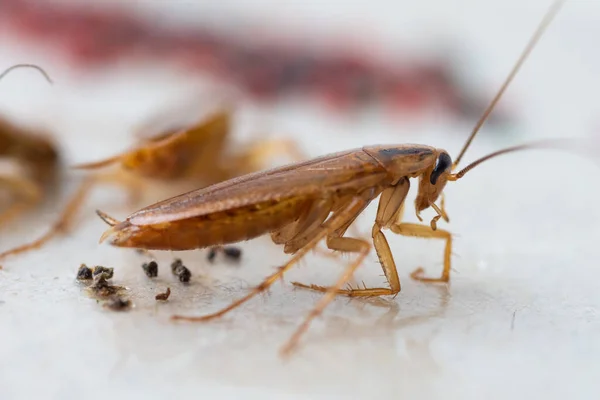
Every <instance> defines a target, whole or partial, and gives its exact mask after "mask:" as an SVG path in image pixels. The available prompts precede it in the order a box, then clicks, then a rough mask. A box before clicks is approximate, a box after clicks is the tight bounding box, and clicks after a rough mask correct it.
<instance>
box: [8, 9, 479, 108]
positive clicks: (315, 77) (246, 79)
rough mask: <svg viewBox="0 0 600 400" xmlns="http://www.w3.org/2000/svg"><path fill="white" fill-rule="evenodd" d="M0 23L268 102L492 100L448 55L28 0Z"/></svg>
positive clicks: (106, 59)
mask: <svg viewBox="0 0 600 400" xmlns="http://www.w3.org/2000/svg"><path fill="white" fill-rule="evenodd" d="M0 23H2V24H4V25H5V26H8V27H10V28H12V30H14V31H15V32H16V33H17V34H19V35H20V36H22V37H25V38H27V39H29V40H31V41H34V42H42V43H44V44H49V45H51V46H53V48H55V49H56V50H58V51H62V52H63V53H64V55H65V56H66V57H67V58H68V59H69V60H70V62H71V63H74V64H75V65H77V66H80V67H82V68H92V67H102V66H105V65H110V64H112V63H115V62H116V61H119V60H121V59H125V58H138V59H139V58H141V59H144V61H145V60H148V59H150V60H152V61H162V62H164V61H172V62H175V63H177V64H178V65H181V66H183V67H185V68H187V69H189V70H192V71H194V72H204V73H210V74H211V75H212V76H213V77H215V78H218V79H221V80H223V81H226V82H229V83H233V84H235V85H237V86H238V87H240V88H241V89H243V90H245V91H246V93H248V94H249V95H251V96H252V97H254V98H255V99H257V100H261V101H275V100H277V98H279V97H280V96H284V95H287V94H291V93H294V94H312V95H316V97H318V98H320V99H321V100H323V101H325V102H326V104H328V105H329V106H332V107H333V108H334V109H336V110H340V111H347V110H352V109H355V108H357V107H360V106H361V105H364V104H367V103H373V102H379V103H384V104H386V105H387V107H391V108H392V109H393V110H398V111H402V112H404V113H410V114H415V113H418V112H419V111H425V110H427V109H431V108H433V107H436V108H438V109H439V108H442V109H445V110H446V111H447V112H449V113H450V114H454V115H456V116H458V117H469V118H473V117H476V116H478V114H479V112H480V111H481V109H482V108H483V107H484V106H485V104H486V103H487V102H486V101H483V102H481V101H478V99H474V98H473V96H471V95H469V94H468V93H466V90H464V89H463V88H461V86H460V85H459V84H458V83H457V81H456V80H454V79H452V76H453V71H452V70H451V67H450V65H449V63H447V62H439V63H430V64H426V65H424V64H423V63H417V62H410V61H407V62H406V64H402V65H395V66H390V65H379V64H377V63H376V62H375V61H374V60H372V59H370V58H366V57H365V58H361V57H360V56H357V55H356V54H353V55H348V56H346V55H343V54H331V55H327V56H326V57H325V56H320V57H318V56H316V55H315V54H313V53H311V52H310V51H308V50H307V49H298V48H294V49H292V48H286V47H285V46H282V45H281V44H279V45H272V44H271V45H270V44H263V45H253V46H250V45H248V44H243V43H241V42H240V41H237V42H236V41H235V40H234V39H231V38H225V37H220V36H218V35H216V34H215V33H210V32H207V31H203V30H192V29H187V28H181V27H178V28H177V29H175V30H174V29H173V28H167V27H160V26H156V24H152V25H151V24H150V23H149V22H146V21H144V20H143V19H142V18H137V17H135V16H133V15H127V14H125V13H123V12H122V11H118V10H109V9H106V8H104V9H99V8H98V7H96V6H95V7H88V8H83V7H82V6H81V5H77V6H67V5H66V4H62V5H61V4H56V3H54V4H51V3H49V2H48V3H39V2H35V1H29V0H2V1H1V2H0ZM391 71H395V72H391ZM397 71H402V72H401V73H398V72H397Z"/></svg>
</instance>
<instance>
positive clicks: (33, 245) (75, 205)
mask: <svg viewBox="0 0 600 400" xmlns="http://www.w3.org/2000/svg"><path fill="white" fill-rule="evenodd" d="M93 184H94V180H93V179H89V178H88V179H85V180H84V181H83V183H82V184H81V185H80V186H79V188H78V189H77V192H76V193H75V195H74V196H73V198H72V199H71V201H69V203H68V204H67V207H66V208H65V209H64V211H63V212H62V214H61V215H60V217H59V219H58V221H56V222H55V223H54V225H53V226H52V227H51V228H50V230H49V231H48V232H46V233H45V234H44V235H42V237H40V238H38V239H36V240H34V241H33V242H30V243H26V244H24V245H21V246H18V247H15V248H13V249H10V250H7V251H4V252H3V253H0V259H3V258H6V257H8V256H11V255H16V254H21V253H24V252H27V251H29V250H34V249H38V248H40V247H42V246H43V245H44V244H45V243H47V242H48V241H49V240H51V239H52V238H53V237H54V236H56V235H59V234H61V233H65V232H66V231H67V229H68V227H69V225H70V222H71V220H72V219H73V216H74V215H75V214H76V213H77V211H78V210H79V208H80V207H81V205H82V204H83V201H84V200H85V196H86V195H87V194H88V192H89V190H90V189H91V188H92V186H93Z"/></svg>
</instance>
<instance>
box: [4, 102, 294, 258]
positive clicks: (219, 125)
mask: <svg viewBox="0 0 600 400" xmlns="http://www.w3.org/2000/svg"><path fill="white" fill-rule="evenodd" d="M231 115H232V113H231V111H230V109H229V108H227V107H223V109H222V110H220V111H217V112H215V113H213V114H211V115H209V116H208V117H204V118H202V119H201V120H200V121H197V122H195V123H194V124H192V125H191V126H186V127H178V128H170V129H166V130H163V131H161V132H159V133H158V134H156V135H154V136H151V137H147V138H144V139H141V143H140V144H139V145H138V146H137V147H135V148H134V149H132V150H129V151H127V152H124V153H122V154H119V155H116V156H113V157H110V158H107V159H105V160H101V161H97V162H92V163H86V164H80V165H76V166H74V168H75V169H83V170H93V171H97V170H101V169H102V170H104V169H105V168H107V167H111V166H112V167H116V168H114V169H112V170H107V171H103V172H99V171H98V172H95V173H92V174H90V175H89V176H87V177H86V178H84V180H83V183H82V184H81V186H80V187H79V189H78V190H77V192H76V194H75V195H74V197H73V199H72V200H71V201H70V202H69V203H68V204H67V206H66V208H65V210H64V211H63V213H62V214H61V216H60V217H59V219H58V220H57V221H56V223H55V224H54V225H53V226H52V227H51V228H50V229H49V230H48V232H46V233H45V234H44V235H43V236H41V237H40V238H38V239H37V240H34V241H32V242H30V243H26V244H23V245H21V246H18V247H16V248H13V249H10V250H7V251H5V252H3V253H0V259H3V258H5V257H7V256H9V255H16V254H19V253H23V252H26V251H28V250H33V249H37V248H40V247H41V246H43V245H44V244H45V243H46V242H48V241H49V240H50V239H52V238H53V237H54V236H56V235H58V234H60V233H64V232H65V231H66V230H67V228H68V226H69V225H70V223H71V221H72V219H73V217H74V215H75V213H76V212H77V210H78V209H79V208H80V207H81V206H82V204H83V201H84V199H85V197H86V195H87V194H88V193H89V191H90V190H91V189H92V188H93V187H94V185H96V184H97V183H100V182H104V183H109V182H112V183H120V184H123V186H125V187H126V188H128V189H129V193H130V195H131V196H130V197H131V199H132V200H133V202H135V201H136V200H137V199H138V198H137V195H139V194H140V193H142V190H141V188H142V187H143V185H144V184H145V183H149V184H152V183H158V182H162V183H166V184H168V185H171V184H176V183H182V182H187V183H193V184H194V186H196V187H197V186H198V184H199V183H200V184H202V186H207V185H210V184H214V183H217V182H221V181H224V180H228V179H231V178H233V177H236V176H240V175H244V174H247V173H250V172H254V171H257V170H259V169H261V168H262V167H263V166H264V165H265V163H266V160H267V159H268V158H269V157H270V156H274V155H280V154H281V153H287V154H289V155H291V156H292V157H294V158H296V159H297V158H299V157H302V156H301V155H300V152H297V151H295V148H294V145H293V142H292V141H291V140H287V139H262V140H257V141H256V142H255V143H253V144H251V145H248V146H245V147H243V149H242V150H241V151H235V150H233V149H232V147H233V146H232V145H231V143H229V141H228V140H227V139H228V135H229V133H230V131H231Z"/></svg>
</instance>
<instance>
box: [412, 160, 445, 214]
mask: <svg viewBox="0 0 600 400" xmlns="http://www.w3.org/2000/svg"><path fill="white" fill-rule="evenodd" d="M451 171H452V158H451V157H450V155H449V154H448V153H447V152H446V151H445V150H439V152H438V156H437V159H436V161H435V164H434V165H433V166H431V167H430V168H428V169H427V170H426V171H425V172H424V173H423V174H422V175H421V176H420V177H419V192H418V194H417V198H416V199H415V208H416V210H417V212H420V211H423V210H425V209H426V208H428V207H429V206H431V204H432V203H433V202H435V201H436V200H437V198H438V197H439V195H440V194H441V193H442V191H443V190H444V187H445V186H446V182H448V176H449V175H450V173H451Z"/></svg>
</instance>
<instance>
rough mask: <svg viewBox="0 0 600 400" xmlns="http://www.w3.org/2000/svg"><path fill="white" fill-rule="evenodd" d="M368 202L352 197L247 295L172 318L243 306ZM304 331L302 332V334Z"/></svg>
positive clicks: (192, 319) (216, 315)
mask: <svg viewBox="0 0 600 400" xmlns="http://www.w3.org/2000/svg"><path fill="white" fill-rule="evenodd" d="M368 203H369V202H368V200H366V199H364V198H361V197H356V198H354V199H352V201H350V203H348V204H347V206H346V207H345V208H343V209H341V210H339V211H337V212H336V213H334V214H333V215H332V216H331V218H329V219H328V220H327V222H326V223H325V225H324V226H323V228H322V229H321V230H320V231H319V232H317V233H316V234H315V236H314V237H313V238H312V240H311V241H310V242H309V243H307V245H306V246H304V247H303V248H301V249H300V250H299V251H298V252H297V253H296V254H294V256H293V257H292V258H291V259H290V260H289V261H288V262H287V263H286V264H285V265H284V266H282V267H280V268H279V269H278V270H277V271H276V272H275V273H273V274H271V275H269V276H268V277H267V278H266V279H265V280H264V281H263V282H262V283H260V284H259V285H258V286H257V287H255V288H254V289H253V290H252V291H251V292H250V293H248V294H247V295H246V296H244V297H242V298H240V299H238V300H236V301H234V302H233V303H231V304H230V305H228V306H227V307H225V308H223V309H221V310H220V311H217V312H215V313H212V314H208V315H205V316H202V317H186V316H181V315H173V316H172V317H171V319H173V320H182V321H190V322H205V321H209V320H212V319H215V318H219V317H221V316H223V315H224V314H226V313H227V312H229V311H231V310H233V309H236V308H238V307H239V306H241V305H242V304H244V303H245V302H247V301H248V300H250V299H251V298H253V297H254V296H256V295H258V294H260V293H262V292H264V291H266V290H267V289H269V287H271V285H273V284H274V283H275V282H277V281H278V280H279V279H281V278H283V275H284V274H285V273H286V272H287V271H288V270H290V269H291V268H292V267H293V266H294V265H296V264H297V263H298V261H299V260H300V259H302V257H304V256H305V255H306V254H307V253H308V252H309V251H311V250H312V249H314V247H315V246H316V245H317V244H318V243H319V242H320V241H321V240H322V239H324V238H325V237H327V236H328V235H330V234H331V233H333V232H334V231H335V230H336V229H337V228H339V227H340V226H343V225H344V223H345V222H346V221H348V220H349V219H351V218H354V217H355V216H356V215H357V214H358V213H360V212H361V211H362V210H363V209H364V208H365V207H366V205H367V204H368ZM367 252H368V250H367ZM361 261H362V260H361ZM346 275H347V274H345V275H344V276H346ZM326 300H327V301H326V302H321V303H319V309H320V310H322V309H323V308H324V307H325V305H326V303H329V301H331V299H329V298H327V299H326ZM312 314H313V313H311V315H312ZM312 318H314V316H312V317H311V316H309V318H308V320H307V321H308V322H306V323H305V324H303V325H302V332H303V331H304V330H305V329H306V327H307V326H308V324H309V323H310V320H312ZM302 332H300V334H301V333H302ZM300 334H298V333H297V334H295V335H294V339H293V343H292V345H294V344H295V342H296V341H297V340H298V338H299V335H300ZM290 349H291V346H290V344H288V346H287V350H286V351H289V350H290Z"/></svg>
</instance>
